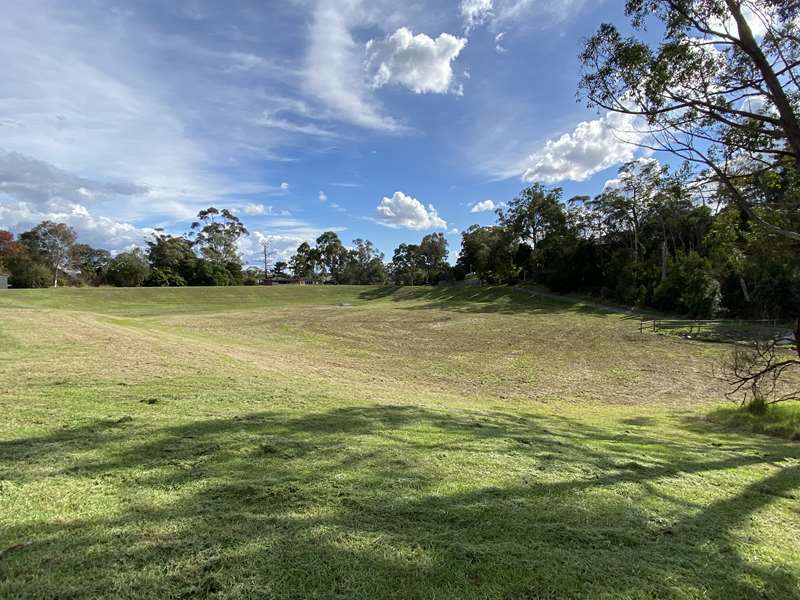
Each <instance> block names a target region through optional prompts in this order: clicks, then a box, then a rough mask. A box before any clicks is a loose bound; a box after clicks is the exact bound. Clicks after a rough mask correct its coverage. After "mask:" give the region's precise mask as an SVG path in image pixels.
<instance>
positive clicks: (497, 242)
mask: <svg viewBox="0 0 800 600" xmlns="http://www.w3.org/2000/svg"><path fill="white" fill-rule="evenodd" d="M514 238H515V234H514V232H513V231H512V230H510V229H509V228H507V227H504V226H502V225H494V226H491V227H480V226H478V225H473V226H472V227H470V228H469V229H467V230H466V231H464V232H463V233H462V234H461V253H460V254H459V256H458V265H459V266H460V267H461V268H462V269H463V270H464V272H465V273H467V274H470V273H476V274H477V275H478V277H480V279H481V281H488V282H491V283H505V282H508V281H510V280H511V279H512V278H513V276H514V273H515V269H516V268H515V265H514V254H515V249H516V247H517V244H516V242H515V239H514Z"/></svg>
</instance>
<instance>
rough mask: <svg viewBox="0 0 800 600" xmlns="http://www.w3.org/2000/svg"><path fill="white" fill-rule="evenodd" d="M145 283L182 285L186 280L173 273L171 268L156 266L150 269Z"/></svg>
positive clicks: (149, 285) (171, 285)
mask: <svg viewBox="0 0 800 600" xmlns="http://www.w3.org/2000/svg"><path fill="white" fill-rule="evenodd" d="M145 285H146V286H148V287H184V286H185V285H186V280H185V279H184V278H183V277H182V276H181V275H179V274H178V273H174V272H173V271H172V269H169V268H167V269H159V268H158V267H156V268H155V269H152V270H151V271H150V276H149V277H148V278H147V281H145Z"/></svg>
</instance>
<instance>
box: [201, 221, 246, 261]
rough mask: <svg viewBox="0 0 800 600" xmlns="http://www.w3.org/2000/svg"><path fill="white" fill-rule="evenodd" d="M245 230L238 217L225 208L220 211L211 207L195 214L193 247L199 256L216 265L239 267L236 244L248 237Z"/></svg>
mask: <svg viewBox="0 0 800 600" xmlns="http://www.w3.org/2000/svg"><path fill="white" fill-rule="evenodd" d="M248 234H249V232H248V231H247V228H246V227H245V226H244V225H243V224H242V222H241V221H240V220H239V217H237V216H236V215H234V214H233V213H232V212H230V211H229V210H228V209H227V208H223V209H222V210H219V209H216V208H214V207H213V206H212V207H210V208H207V209H205V210H201V211H200V212H199V213H197V221H195V222H194V223H192V235H193V237H194V245H195V247H196V248H197V249H198V250H199V252H200V255H201V256H202V257H203V258H205V259H206V260H208V261H211V262H212V263H215V264H218V265H223V266H225V265H228V264H237V265H241V259H240V258H239V249H238V242H239V240H240V239H241V238H242V237H244V236H246V235H248Z"/></svg>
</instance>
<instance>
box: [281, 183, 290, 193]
mask: <svg viewBox="0 0 800 600" xmlns="http://www.w3.org/2000/svg"><path fill="white" fill-rule="evenodd" d="M281 190H283V191H284V192H288V191H289V184H288V183H287V182H285V181H284V182H283V183H281Z"/></svg>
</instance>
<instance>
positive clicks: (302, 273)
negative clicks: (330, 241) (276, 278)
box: [289, 242, 317, 279]
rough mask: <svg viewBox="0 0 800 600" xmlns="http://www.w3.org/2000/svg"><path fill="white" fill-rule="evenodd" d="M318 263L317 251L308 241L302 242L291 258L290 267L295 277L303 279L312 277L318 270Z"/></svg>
mask: <svg viewBox="0 0 800 600" xmlns="http://www.w3.org/2000/svg"><path fill="white" fill-rule="evenodd" d="M316 264H317V253H316V252H315V250H314V249H313V248H312V247H311V246H310V245H309V244H308V243H307V242H303V243H302V244H300V245H299V246H298V247H297V251H296V252H295V254H294V256H292V258H290V259H289V268H290V269H291V270H292V273H294V276H295V277H298V278H301V279H306V278H308V277H312V276H313V275H314V272H315V270H316Z"/></svg>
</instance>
